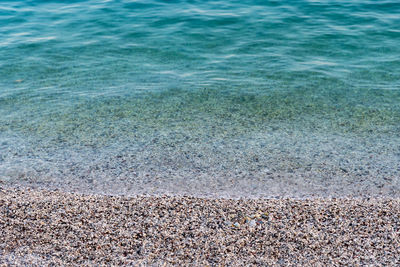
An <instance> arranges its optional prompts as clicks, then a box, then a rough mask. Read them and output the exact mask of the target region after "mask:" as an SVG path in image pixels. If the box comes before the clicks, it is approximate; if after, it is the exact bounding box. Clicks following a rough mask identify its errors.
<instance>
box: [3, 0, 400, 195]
mask: <svg viewBox="0 0 400 267" xmlns="http://www.w3.org/2000/svg"><path fill="white" fill-rule="evenodd" d="M0 181H2V182H3V183H7V184H24V185H30V186H37V187H45V188H61V189H65V190H72V191H82V192H89V193H92V192H94V193H105V194H128V195H132V194H144V193H149V194H163V193H168V194H191V195H202V196H217V197H220V196H230V197H273V196H291V197H303V196H328V195H330V196H347V195H351V196H364V195H368V196H390V197H393V196H394V197H398V196H400V2H398V1H397V0H392V1H390V0H389V1H384V0H382V1H373V0H371V1H368V0H359V1H357V0H352V1H350V0H348V1H345V0H332V1H329V0H326V1H306V0H301V1H257V0H249V1H242V0H241V1H233V0H232V1H231V0H220V1H218V0H217V1H189V0H187V1H178V0H177V1H160V0H154V1H152V0H145V1H144V0H143V1H142V0H139V1H128V0H120V1H94V0H90V1H79V0H77V1H50V0H48V1H44V0H42V1H39V0H31V1H28V0H24V1H22V0H20V1H1V2H0Z"/></svg>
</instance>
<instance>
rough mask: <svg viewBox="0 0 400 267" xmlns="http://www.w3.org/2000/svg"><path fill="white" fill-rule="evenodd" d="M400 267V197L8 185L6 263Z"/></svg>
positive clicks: (0, 245) (3, 225) (2, 207)
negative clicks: (223, 195) (128, 192)
mask: <svg viewBox="0 0 400 267" xmlns="http://www.w3.org/2000/svg"><path fill="white" fill-rule="evenodd" d="M52 263H53V264H56V265H104V264H108V265H135V266H137V265H139V266H140V265H142V266H148V265H151V266H163V265H164V264H165V265H166V266H169V265H195V266H205V265H209V266H218V265H227V266H243V265H272V266H275V265H282V266H287V265H293V266H310V265H313V266H315V265H317V266H318V265H327V266H330V265H374V266H376V265H392V266H394V265H397V264H400V199H398V198H373V197H372V198H365V199H364V198H343V199H341V198H329V199H323V198H318V199H290V198H284V199H236V200H234V199H206V198H197V197H190V196H134V197H124V196H106V195H83V194H78V193H68V192H61V191H47V190H38V189H29V188H13V187H7V186H3V185H1V184H0V265H2V264H6V265H7V264H13V265H48V264H52Z"/></svg>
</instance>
